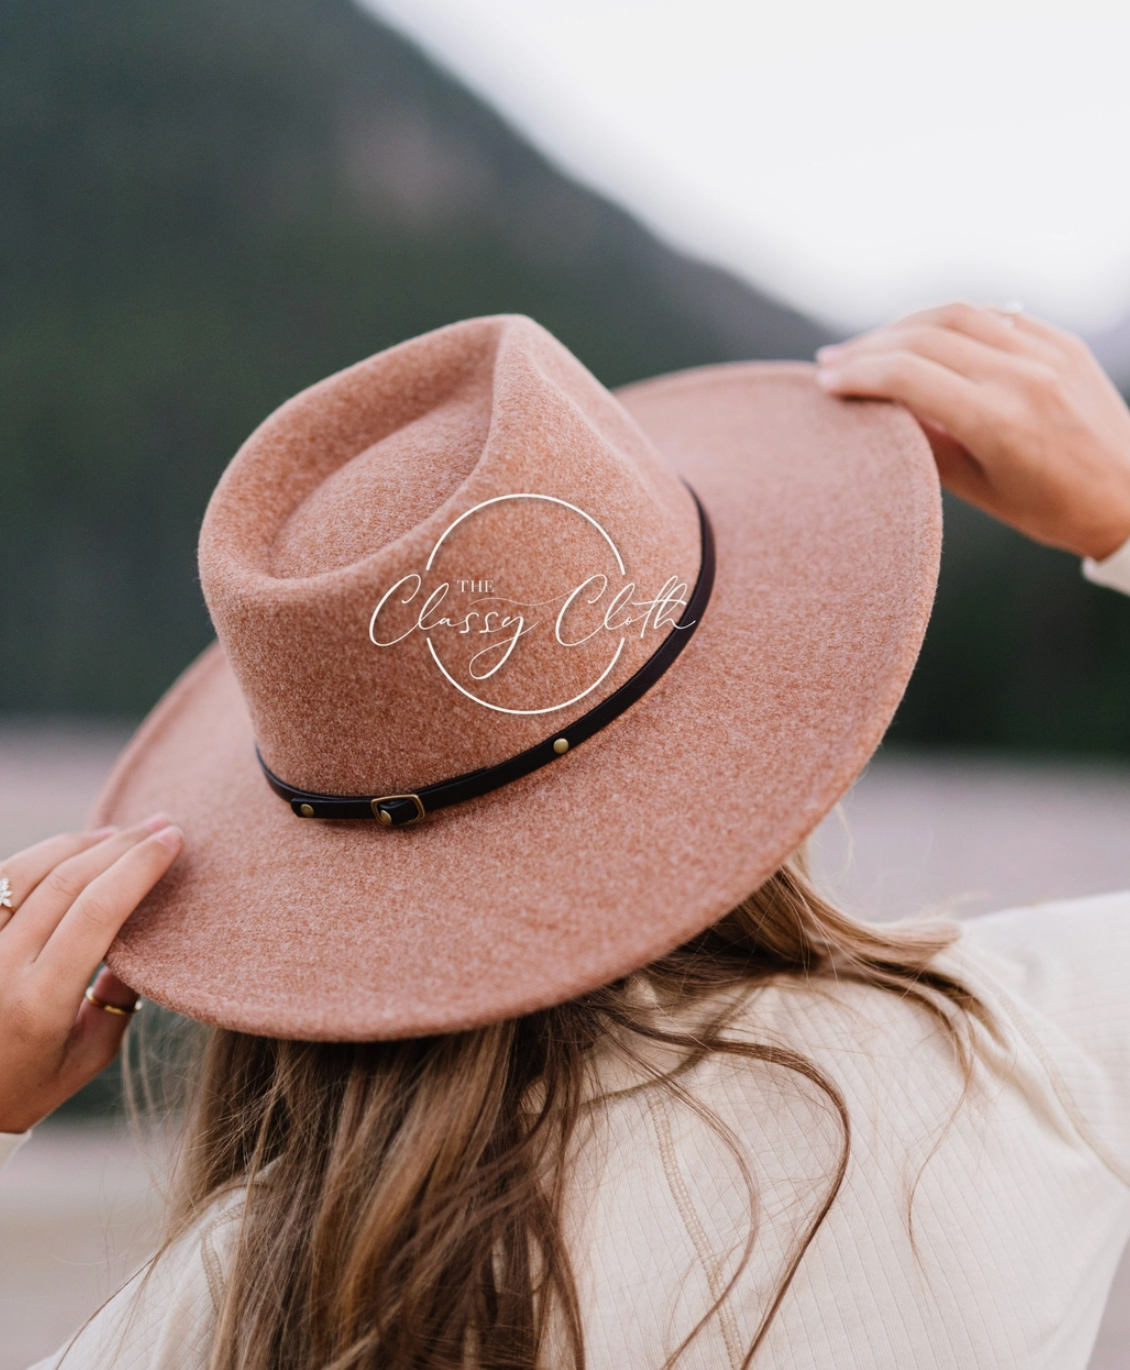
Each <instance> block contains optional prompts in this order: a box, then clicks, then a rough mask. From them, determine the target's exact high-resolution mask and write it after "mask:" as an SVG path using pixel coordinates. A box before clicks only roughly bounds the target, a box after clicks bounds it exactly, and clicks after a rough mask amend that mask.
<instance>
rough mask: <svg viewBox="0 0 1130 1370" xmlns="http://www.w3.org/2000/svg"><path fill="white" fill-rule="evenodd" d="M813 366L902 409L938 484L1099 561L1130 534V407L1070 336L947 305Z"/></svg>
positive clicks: (852, 390) (834, 385) (1028, 321)
mask: <svg viewBox="0 0 1130 1370" xmlns="http://www.w3.org/2000/svg"><path fill="white" fill-rule="evenodd" d="M817 361H818V362H819V366H820V369H819V373H818V375H819V380H820V383H821V385H823V386H824V388H825V389H826V390H829V391H830V392H832V393H833V394H836V395H845V396H848V395H859V396H871V397H875V398H879V399H889V400H899V401H901V403H903V404H905V405H906V407H907V408H908V409H909V410H910V411H911V413H913V414H914V415H915V417H916V418H917V419H918V420H919V422H920V423H921V424H922V426H923V428H924V429H925V430H926V434H927V436H928V437H929V439H930V442H931V445H932V447H933V449H934V458H935V460H936V462H937V464H938V472H939V474H940V476H941V478H942V483H943V484H944V485H946V486H948V487H949V489H950V490H952V491H953V492H954V494H955V495H960V496H961V497H962V498H963V499H967V500H968V501H969V502H970V503H971V504H975V505H977V506H978V507H979V508H981V509H984V510H985V512H986V513H989V514H992V515H993V516H994V517H996V518H998V519H1000V520H1001V521H1002V522H1003V523H1008V524H1011V525H1012V527H1014V528H1016V529H1018V530H1019V531H1020V532H1022V533H1026V534H1027V535H1028V536H1029V537H1031V538H1034V539H1035V540H1036V541H1037V542H1044V543H1047V544H1049V545H1050V546H1052V547H1060V548H1063V549H1064V550H1065V551H1070V552H1075V553H1076V554H1078V555H1079V556H1089V557H1094V559H1095V560H1096V561H1102V560H1103V559H1104V558H1106V557H1108V556H1110V554H1111V553H1112V552H1115V551H1117V550H1118V549H1119V548H1120V547H1121V546H1122V545H1123V543H1125V542H1126V541H1127V539H1130V411H1128V410H1127V407H1126V404H1125V403H1124V402H1123V399H1122V397H1121V395H1119V393H1118V391H1117V390H1116V389H1115V388H1114V386H1113V385H1112V384H1111V382H1110V380H1109V379H1108V378H1107V376H1106V375H1105V373H1104V372H1103V370H1102V368H1101V367H1100V366H1099V364H1098V362H1097V361H1096V360H1095V358H1094V357H1093V356H1092V355H1091V353H1090V351H1089V349H1088V348H1087V346H1086V344H1085V343H1083V342H1082V341H1081V340H1080V339H1079V338H1077V337H1075V336H1074V335H1073V334H1071V333H1066V332H1064V331H1063V330H1062V329H1059V328H1054V327H1053V326H1052V325H1051V324H1047V323H1043V322H1041V321H1040V320H1039V319H1034V318H1032V317H1031V315H1028V314H1022V313H1013V312H1011V311H1008V310H1001V309H978V308H976V307H975V306H973V305H969V304H950V305H945V306H943V307H942V308H940V309H930V310H926V311H925V312H924V313H921V314H912V315H910V316H909V317H908V318H905V319H899V320H898V321H897V322H895V323H893V324H889V325H887V326H886V327H885V328H878V329H876V330H875V331H874V332H873V333H865V334H863V335H862V336H861V337H858V338H853V339H851V340H850V341H849V342H846V343H841V344H840V345H838V346H836V347H826V348H822V349H821V350H820V352H818V353H817Z"/></svg>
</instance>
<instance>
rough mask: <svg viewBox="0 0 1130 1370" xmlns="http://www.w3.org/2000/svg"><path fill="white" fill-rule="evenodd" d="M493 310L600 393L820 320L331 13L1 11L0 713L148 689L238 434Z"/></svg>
mask: <svg viewBox="0 0 1130 1370" xmlns="http://www.w3.org/2000/svg"><path fill="white" fill-rule="evenodd" d="M508 310H514V311H521V312H525V313H529V314H532V315H533V316H535V317H536V318H538V319H539V320H540V321H541V322H542V323H544V324H545V325H546V326H547V327H549V328H550V329H551V330H553V331H554V332H555V333H556V334H557V335H558V336H559V337H560V338H561V339H562V340H563V341H564V342H565V343H567V344H568V346H569V347H571V348H572V349H573V350H574V351H575V352H576V353H577V355H578V356H580V357H581V358H582V359H583V360H584V361H585V362H586V363H587V364H588V365H589V366H590V367H591V368H592V369H593V370H594V371H595V372H596V373H597V374H598V375H599V376H600V377H601V379H602V380H604V381H605V382H607V383H609V384H616V383H618V382H622V381H627V380H632V379H636V378H638V377H641V376H645V375H648V374H654V373H657V372H661V371H665V370H669V369H672V368H676V367H681V366H686V365H693V364H695V363H699V362H710V361H715V360H721V359H727V358H733V357H746V356H748V357H755V356H762V357H764V356H811V354H812V350H813V348H814V347H815V346H817V345H818V344H819V342H820V341H822V337H823V335H822V334H821V332H820V330H819V329H817V328H816V327H815V326H814V325H813V324H811V323H810V322H808V321H807V320H806V319H804V318H802V317H801V316H800V315H799V314H797V313H795V312H793V311H792V310H789V309H787V308H785V307H783V306H782V305H780V304H778V303H776V302H775V301H772V300H770V299H768V298H766V297H764V296H761V295H759V294H757V293H756V292H755V291H753V290H751V289H749V288H748V287H747V286H745V285H743V284H741V283H739V282H738V281H736V280H735V279H733V278H731V277H729V276H727V275H725V274H724V273H723V272H720V271H716V270H712V269H711V268H708V267H705V266H702V265H700V264H698V263H696V262H693V261H690V260H688V259H686V258H684V257H680V256H679V255H677V254H676V253H674V252H672V251H670V250H668V249H667V248H666V247H664V246H663V245H662V244H660V243H659V242H658V241H656V240H655V239H654V238H653V237H651V236H650V235H649V234H648V233H647V232H645V231H644V230H643V229H642V228H641V227H640V226H639V225H638V224H637V223H635V222H634V221H633V220H632V219H631V218H629V217H628V216H627V215H626V214H624V213H623V212H621V211H620V210H618V209H616V208H614V207H613V206H612V205H610V204H609V203H607V202H606V201H604V200H602V199H600V198H599V197H598V196H596V195H593V194H591V193H590V192H588V191H587V190H583V189H582V188H580V187H579V186H577V185H575V184H573V183H572V182H570V181H568V180H566V179H565V178H564V177H562V176H561V175H559V174H558V173H557V172H556V171H554V170H553V169H552V168H551V167H550V166H549V165H547V163H546V162H545V161H544V160H543V159H542V158H541V157H540V156H539V155H537V154H536V153H535V152H534V151H533V150H532V149H531V148H530V147H529V146H527V145H526V144H525V143H524V142H523V141H522V140H521V139H520V138H518V137H517V136H516V135H515V134H514V133H512V132H511V130H510V129H509V128H508V127H507V126H506V125H505V124H504V123H503V122H502V121H501V120H500V119H499V118H498V117H497V116H496V115H495V114H493V113H492V112H491V111H490V110H489V109H487V108H485V107H484V106H483V105H482V104H481V103H480V102H479V101H477V100H476V99H475V98H473V97H472V96H470V95H469V94H468V93H467V92H465V91H464V90H462V89H461V88H460V87H458V86H457V85H455V84H454V83H453V82H452V81H451V80H450V79H448V78H447V77H446V76H444V75H442V74H440V73H439V72H438V71H437V70H436V69H435V68H434V67H433V66H431V65H430V64H429V63H428V62H427V61H426V60H425V59H424V58H423V57H422V56H421V55H420V53H418V52H417V51H416V50H415V49H414V48H412V47H411V46H410V45H408V44H407V43H406V42H405V41H404V40H403V39H401V38H400V37H398V36H396V35H395V34H393V33H392V32H390V31H388V30H387V29H384V28H382V27H381V26H380V25H379V24H378V23H377V22H376V21H375V20H374V19H372V18H371V17H370V16H369V15H366V14H363V13H362V12H360V11H359V10H357V9H356V8H354V6H353V5H352V4H351V3H349V0H112V3H109V4H108V3H106V0H53V3H51V4H49V5H43V4H39V3H35V2H34V0H0V577H2V580H0V583H2V585H3V595H2V601H0V642H3V643H4V665H3V669H2V670H0V708H7V709H21V710H36V709H97V710H111V711H123V710H124V711H134V710H139V709H141V708H143V707H145V706H147V705H148V704H150V703H151V702H152V701H153V699H154V698H155V697H156V695H157V694H158V693H159V692H160V690H161V689H162V688H163V687H164V686H165V685H166V684H167V683H168V682H169V680H170V679H171V678H172V676H173V675H174V674H175V673H176V671H177V670H179V669H180V668H181V667H182V666H184V665H185V664H186V663H187V662H188V661H189V660H190V659H191V657H192V656H193V655H194V654H195V652H196V651H197V650H198V649H199V648H200V647H201V646H202V645H203V644H204V643H205V642H206V641H207V639H208V637H209V629H208V625H207V620H206V616H205V614H204V611H203V607H202V604H201V601H200V595H199V589H198V586H197V584H196V575H195V564H194V546H195V538H196V531H197V527H198V523H199V519H200V515H201V513H202V512H203V509H204V505H205V502H206V500H207V496H208V494H209V492H210V490H211V488H212V486H213V484H214V483H215V481H216V478H217V477H218V476H219V473H220V471H221V470H222V469H223V467H224V465H225V464H226V462H227V461H228V459H229V458H230V456H231V455H232V453H233V452H234V451H235V449H236V447H237V446H238V445H239V443H240V442H241V440H242V439H243V438H244V437H245V436H246V435H247V434H248V433H249V432H250V431H251V429H252V428H253V427H254V426H255V425H256V424H257V423H258V421H259V420H260V419H262V418H263V417H264V416H265V415H266V414H267V413H268V412H270V410H271V409H273V408H274V407H275V406H276V405H277V404H278V403H279V402H280V401H282V400H283V399H285V398H286V397H287V396H288V395H290V394H292V393H293V392H294V391H296V390H298V389H299V388H301V387H302V386H304V385H307V384H309V383H310V382H312V381H314V380H317V379H318V378H319V377H321V376H323V375H326V374H328V373H329V372H332V371H334V370H336V369H338V368H339V367H342V366H345V365H347V364H349V363H351V362H353V361H356V360H358V359H359V358H361V357H364V356H367V355H368V354H370V353H372V352H375V351H377V350H378V349H380V348H382V347H386V346H388V345H390V344H392V343H395V342H398V341H400V340H401V339H403V338H406V337H410V336H412V335H413V334H416V333H419V332H422V331H424V330H426V329H428V328H431V327H435V326H438V325H440V324H444V323H448V322H451V321H452V320H454V319H458V318H461V317H466V316H469V315H474V314H482V313H493V312H496V311H508Z"/></svg>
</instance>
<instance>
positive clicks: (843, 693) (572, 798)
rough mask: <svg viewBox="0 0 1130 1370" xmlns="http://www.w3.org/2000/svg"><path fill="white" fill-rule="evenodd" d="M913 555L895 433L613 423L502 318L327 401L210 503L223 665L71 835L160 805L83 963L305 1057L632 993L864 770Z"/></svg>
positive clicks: (811, 388) (929, 547)
mask: <svg viewBox="0 0 1130 1370" xmlns="http://www.w3.org/2000/svg"><path fill="white" fill-rule="evenodd" d="M940 536H941V522H940V501H939V492H938V484H937V479H936V475H935V472H934V466H933V462H932V460H931V456H930V452H929V448H928V445H927V443H926V440H925V438H924V437H923V435H922V433H921V431H920V429H919V428H918V426H917V425H916V423H915V422H914V420H913V419H912V418H911V417H910V416H909V415H908V414H906V413H905V412H904V411H902V410H900V409H898V408H896V407H895V406H892V405H888V404H884V403H873V402H846V401H843V400H839V399H834V398H831V397H829V396H827V395H825V394H823V393H822V392H821V391H820V389H819V388H818V387H817V385H816V384H815V382H814V379H813V375H812V370H811V368H809V367H807V366H803V365H799V364H752V363H751V364H737V365H727V366H720V367H708V368H705V369H703V370H697V371H690V372H684V373H681V374H678V375H674V376H667V377H662V378H660V379H657V380H653V381H648V382H644V383H642V384H639V385H635V386H631V387H628V388H627V389H626V390H623V391H621V392H619V394H618V395H616V396H613V395H611V394H610V393H609V392H608V391H606V390H605V389H604V388H603V387H602V386H601V385H600V384H599V383H598V382H597V381H596V380H595V379H594V378H593V377H592V376H591V375H590V374H589V373H588V372H587V371H586V370H585V369H584V367H583V366H581V364H580V363H579V362H578V361H577V360H576V359H575V358H574V357H573V356H572V355H571V354H570V353H569V352H568V351H567V350H566V349H565V348H564V347H562V346H561V344H560V343H558V342H557V341H556V340H555V339H554V338H553V337H551V336H550V335H549V334H548V333H547V332H545V330H544V329H542V328H540V327H539V326H538V325H537V324H535V323H533V322H532V321H530V320H529V319H526V318H521V317H510V316H506V317H498V318H487V319H474V320H470V321H467V322H464V323H458V324H454V325H452V326H450V327H448V328H443V329H440V330H438V331H437V332H434V333H430V334H427V335H425V336H424V337H420V338H416V339H414V340H412V341H410V342H406V343H404V344H402V345H400V346H398V347H394V348H392V349H391V350H389V351H387V352H383V353H381V354H379V355H377V356H375V357H372V358H370V359H369V360H367V361H364V362H361V363H359V364H358V365H356V366H353V367H351V368H350V369H348V370H346V371H343V372H341V373H340V374H338V375H335V376H331V377H330V378H328V379H327V380H324V381H322V382H320V383H319V384H317V385H315V386H313V387H311V388H310V389H309V390H306V391H304V392H303V393H302V394H300V395H298V396H296V397H295V398H294V399H292V400H290V401H288V402H287V403H286V404H284V405H283V406H282V407H281V408H280V409H279V410H278V411H277V412H275V413H274V414H272V415H271V416H270V417H269V418H268V419H267V420H266V421H265V422H264V423H263V424H262V425H261V426H260V427H259V428H258V429H257V431H256V432H255V433H254V434H252V436H251V437H250V438H249V439H248V441H247V442H246V443H245V445H244V446H243V448H242V449H241V450H240V451H239V453H238V454H237V455H236V457H235V458H234V460H233V461H232V463H231V465H230V466H229V468H228V470H227V471H226V473H225V474H224V476H223V478H222V480H221V481H220V484H219V486H218V487H217V489H216V492H215V494H214V495H213V497H212V501H211V503H210V505H209V507H208V511H207V514H206V516H205V520H204V526H203V529H202V532H201V538H200V572H201V580H202V584H203V588H204V593H205V597H206V599H207V602H208V607H209V609H210V611H211V614H212V618H213V621H214V623H215V626H216V632H217V635H218V638H219V642H218V644H217V645H216V646H214V647H212V648H211V649H209V650H208V651H206V652H205V653H204V655H203V656H202V657H200V658H199V659H198V660H197V661H196V663H195V664H194V665H193V666H192V667H190V668H189V670H188V671H187V672H186V674H185V675H184V676H183V677H182V678H181V679H180V680H179V681H178V682H177V683H176V684H175V685H174V686H173V687H172V689H171V690H170V691H169V693H168V694H167V695H166V697H165V698H164V699H163V700H162V701H161V703H160V704H158V705H157V707H156V708H155V710H154V711H153V713H152V714H151V715H150V717H149V719H148V720H147V721H146V722H145V723H144V725H143V726H142V727H141V729H140V731H139V732H138V734H137V735H136V737H135V738H134V740H133V741H132V742H131V744H130V745H129V747H128V748H127V749H126V751H125V752H124V754H123V756H122V757H121V759H120V761H119V763H118V765H117V767H116V769H115V771H114V773H113V775H112V776H111V778H110V780H109V782H108V784H107V787H106V789H105V791H104V793H103V796H102V799H101V801H100V803H99V806H98V814H97V816H98V819H99V821H100V822H106V823H119V824H124V823H130V822H133V821H136V820H139V819H141V818H143V817H145V816H146V815H147V814H149V813H150V812H152V811H153V810H154V809H156V808H162V809H165V810H166V811H167V812H168V813H169V814H170V815H171V816H172V817H173V818H174V820H175V821H176V822H178V823H179V824H180V825H181V826H182V827H183V829H184V832H185V837H186V845H185V850H184V852H183V854H182V856H181V857H180V859H179V860H178V861H177V862H176V864H175V865H174V866H173V868H172V870H171V871H170V873H169V874H168V875H167V876H166V877H165V879H164V880H163V881H162V882H161V883H160V884H159V885H158V886H157V888H156V889H155V890H154V891H153V892H152V893H151V894H150V895H149V897H148V898H147V899H146V900H145V901H144V903H143V904H142V905H141V906H140V908H139V909H138V910H137V911H136V913H135V914H134V915H133V917H132V918H130V920H129V922H128V923H127V924H126V926H125V928H124V929H123V931H122V933H121V934H120V936H119V937H118V939H117V941H116V942H115V944H114V946H113V948H112V949H111V952H110V955H109V957H108V961H109V964H110V966H111V967H112V968H113V970H114V971H115V973H116V974H118V975H119V976H121V977H122V979H124V980H125V981H126V982H128V983H129V984H130V985H132V986H134V987H135V988H136V989H137V990H138V991H139V992H141V993H142V994H144V995H146V996H147V997H150V998H152V999H154V1000H156V1001H157V1002H159V1003H161V1004H164V1005H166V1006H167V1007H169V1008H172V1009H175V1010H177V1011H179V1012H181V1013H184V1014H187V1015H189V1016H190V1017H193V1018H196V1019H199V1020H201V1021H204V1022H207V1023H215V1024H220V1025H223V1026H226V1027H230V1028H235V1029H239V1030H242V1031H246V1032H252V1033H263V1034H270V1035H274V1036H281V1037H290V1038H306V1039H329V1040H358V1039H371V1038H388V1037H403V1036H414V1035H420V1034H428V1033H436V1032H445V1031H453V1030H459V1029H464V1028H468V1027H472V1026H476V1025H479V1024H482V1023H486V1022H490V1021H496V1020H500V1019H503V1018H506V1017H511V1016H514V1015H517V1014H521V1013H524V1012H527V1011H530V1010H533V1009H536V1008H540V1007H544V1006H547V1005H550V1004H553V1003H558V1002H561V1001H564V1000H565V999H568V998H571V997H573V996H575V995H577V994H580V993H583V992H584V991H586V990H589V989H592V988H594V987H596V986H598V985H601V984H604V983H607V982H610V981H612V980H614V979H616V978H618V977H620V976H622V975H624V974H627V973H628V972H630V971H632V970H634V969H636V968H638V967H640V966H642V965H644V964H646V963H647V962H648V961H649V960H651V959H653V958H655V957H657V956H660V955H662V954H664V953H666V952H667V951H669V950H671V949H672V948H673V947H675V946H676V945H678V944H679V943H680V942H682V941H684V940H686V939H687V938H688V937H690V936H692V935H694V934H695V933H697V932H699V931H700V930H702V929H703V928H705V927H706V926H708V925H709V924H710V923H711V922H712V921H714V920H715V919H717V918H718V917H720V916H721V915H722V914H724V913H725V912H726V911H727V910H728V909H730V908H731V907H732V906H733V905H734V904H735V903H737V902H738V901H739V900H740V899H741V898H743V897H744V896H745V895H747V894H748V893H750V892H751V891H752V890H753V889H755V888H756V887H757V886H758V885H759V884H760V883H761V882H762V881H763V880H764V879H765V878H766V877H767V876H768V875H769V874H771V873H772V871H773V870H774V869H775V868H776V867H777V866H778V865H779V864H780V863H781V861H782V860H783V859H785V858H786V857H787V856H788V855H789V854H790V853H791V852H792V851H793V850H794V849H795V848H796V847H797V846H798V845H799V843H800V842H801V841H802V840H803V839H804V837H805V836H806V835H807V834H808V833H809V832H810V831H811V830H812V829H813V828H814V827H815V826H816V824H817V823H818V822H819V821H820V819H821V818H822V817H823V816H824V815H825V814H826V813H827V811H828V810H829V809H830V808H831V807H832V806H833V805H834V804H835V802H836V800H837V799H838V798H839V797H840V796H841V795H842V794H843V793H844V791H845V790H846V789H847V788H848V786H849V785H850V784H851V782H852V780H853V779H854V778H855V777H856V775H857V774H858V773H859V771H860V770H861V769H862V767H863V765H864V764H865V763H866V761H867V759H868V757H869V756H870V755H871V753H872V751H873V750H874V749H875V747H876V746H877V745H878V743H879V741H880V739H881V738H882V735H883V732H884V730H885V729H886V727H887V725H888V723H889V722H890V719H891V717H892V715H893V713H894V710H895V708H896V706H897V704H898V701H899V699H900V697H901V695H902V692H903V689H904V687H905V684H906V681H907V679H908V677H909V675H910V672H911V670H912V668H913V665H914V661H915V658H916V656H917V653H918V649H919V646H920V643H921V639H922V636H923V633H924V631H925V626H926V622H927V618H928V616H929V612H930V607H931V603H932V599H933V593H934V587H935V581H936V575H937V567H938V558H939V549H940ZM676 643H677V646H675V645H674V644H676ZM680 649H681V650H680ZM633 682H634V683H633ZM523 758H524V759H523ZM484 777H485V779H484ZM453 782H455V783H454V789H452V788H451V786H452V783H453ZM445 787H446V788H445Z"/></svg>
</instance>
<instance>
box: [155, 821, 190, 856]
mask: <svg viewBox="0 0 1130 1370" xmlns="http://www.w3.org/2000/svg"><path fill="white" fill-rule="evenodd" d="M153 836H154V837H155V838H156V840H157V841H158V842H162V843H164V845H165V846H166V847H168V848H169V850H170V851H180V849H181V846H182V845H183V843H184V833H182V832H181V830H180V828H178V827H177V826H176V824H175V823H169V824H167V825H166V826H165V827H163V828H162V829H161V830H160V832H155V833H154V834H153Z"/></svg>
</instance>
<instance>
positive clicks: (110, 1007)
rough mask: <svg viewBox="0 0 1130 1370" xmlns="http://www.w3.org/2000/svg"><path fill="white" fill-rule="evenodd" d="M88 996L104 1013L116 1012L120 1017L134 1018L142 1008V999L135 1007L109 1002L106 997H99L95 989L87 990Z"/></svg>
mask: <svg viewBox="0 0 1130 1370" xmlns="http://www.w3.org/2000/svg"><path fill="white" fill-rule="evenodd" d="M86 998H87V999H88V1000H89V1001H90V1003H92V1004H93V1005H94V1007H95V1008H100V1009H101V1010H102V1012H103V1013H114V1014H117V1016H118V1017H119V1018H132V1017H133V1015H134V1014H135V1013H138V1012H139V1011H140V1009H141V1000H140V999H138V1000H137V1002H136V1003H135V1004H134V1006H133V1008H119V1006H118V1005H117V1004H108V1003H107V1002H106V1000H105V999H99V997H98V995H97V994H95V993H94V990H93V989H88V990H87V991H86Z"/></svg>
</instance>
